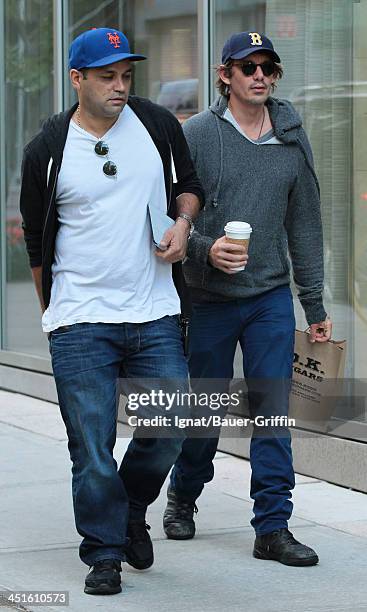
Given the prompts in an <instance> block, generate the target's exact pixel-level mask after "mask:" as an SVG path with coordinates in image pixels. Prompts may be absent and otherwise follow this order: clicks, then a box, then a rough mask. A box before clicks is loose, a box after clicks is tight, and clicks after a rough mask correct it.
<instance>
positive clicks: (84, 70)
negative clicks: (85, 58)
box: [79, 68, 89, 80]
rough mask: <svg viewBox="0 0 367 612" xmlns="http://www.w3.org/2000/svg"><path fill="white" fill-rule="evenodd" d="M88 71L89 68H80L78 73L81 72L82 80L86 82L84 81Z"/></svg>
mask: <svg viewBox="0 0 367 612" xmlns="http://www.w3.org/2000/svg"><path fill="white" fill-rule="evenodd" d="M88 70H89V68H81V69H80V70H79V72H81V73H82V75H83V79H84V80H86V79H87V75H88Z"/></svg>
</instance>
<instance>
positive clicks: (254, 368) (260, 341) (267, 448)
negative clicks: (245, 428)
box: [171, 286, 295, 534]
mask: <svg viewBox="0 0 367 612" xmlns="http://www.w3.org/2000/svg"><path fill="white" fill-rule="evenodd" d="M294 331H295V320H294V312H293V301H292V295H291V291H290V289H289V287H288V286H283V287H279V288H277V289H274V290H272V291H268V292H266V293H264V294H262V295H260V296H257V297H253V298H246V299H239V300H234V301H231V302H226V303H220V304H218V303H210V304H209V303H208V304H204V303H201V304H195V305H194V312H193V316H192V319H191V326H190V351H189V370H190V376H191V378H192V379H202V378H211V379H219V378H220V379H223V382H222V387H221V391H222V392H225V391H227V390H228V386H229V382H230V380H231V378H232V377H233V361H234V355H235V350H236V346H237V342H240V345H241V348H242V353H243V372H244V376H245V378H246V380H247V384H248V390H249V408H250V414H251V417H252V418H254V417H256V416H257V415H259V416H271V415H273V416H276V415H279V416H285V415H287V413H288V395H289V389H290V379H291V376H292V363H293V349H294ZM195 384H196V385H197V386H198V384H199V386H200V381H196V383H195ZM218 433H219V432H218ZM217 444H218V438H217V437H212V438H208V439H200V438H187V439H186V440H185V442H184V444H183V447H182V451H181V454H180V456H179V457H178V459H177V461H176V463H175V465H174V469H173V470H172V474H171V485H172V487H173V488H174V489H175V490H176V491H177V492H178V493H179V494H181V495H182V496H184V497H186V498H188V499H190V500H192V501H194V500H195V499H197V497H198V496H199V495H200V493H201V492H202V490H203V487H204V483H206V482H209V481H210V480H212V478H213V476H214V466H213V458H214V455H215V452H216V450H217ZM250 461H251V468H252V478H251V492H250V494H251V497H252V499H253V500H254V508H253V509H254V518H253V519H252V521H251V524H252V526H253V527H254V529H255V531H256V533H257V534H264V533H269V532H270V531H273V530H275V529H280V528H282V527H287V521H288V519H289V517H290V516H291V513H292V508H293V504H292V502H291V501H290V498H291V489H293V488H294V485H295V482H294V471H293V465H292V451H291V437H290V433H289V430H288V429H287V428H284V427H267V428H260V427H258V428H256V427H255V428H254V434H253V437H252V440H251V447H250Z"/></svg>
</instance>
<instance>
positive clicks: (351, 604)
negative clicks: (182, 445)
mask: <svg viewBox="0 0 367 612" xmlns="http://www.w3.org/2000/svg"><path fill="white" fill-rule="evenodd" d="M127 444H128V439H127V438H119V439H118V441H117V444H116V449H115V451H116V452H115V455H116V459H117V461H118V460H119V459H121V457H122V456H123V453H124V450H125V448H126V446H127ZM0 457H1V465H2V471H1V479H0V495H1V504H0V591H1V590H6V589H8V590H33V591H45V590H53V591H57V590H67V591H69V596H70V604H69V607H68V608H66V607H55V606H50V605H44V606H41V607H37V606H34V605H33V606H32V605H31V604H26V605H24V607H23V608H21V607H19V606H18V608H16V607H9V606H8V605H7V604H5V603H4V600H1V599H0V610H1V611H2V610H14V609H23V610H24V609H26V610H32V611H33V610H36V611H37V610H40V611H41V610H47V611H51V610H56V611H57V610H70V612H89V611H92V610H99V609H102V610H104V611H107V612H110V611H111V612H113V611H114V610H120V611H121V610H123V611H124V612H145V611H148V610H149V612H151V611H152V612H154V611H157V612H158V611H159V612H166V611H167V612H168V611H171V610H174V611H175V612H187V610H190V611H193V612H207V611H218V612H219V611H220V612H223V610H226V609H227V610H229V611H230V612H237V611H239V612H240V611H241V612H242V611H245V610H246V611H248V612H257V611H258V610H261V611H263V612H288V611H289V612H295V611H297V612H316V611H317V612H341V611H343V612H347V611H348V612H349V611H350V610H353V611H358V610H363V611H366V612H367V586H366V575H367V497H366V495H365V494H362V493H358V492H355V491H351V490H348V489H344V488H341V487H338V486H335V485H331V484H329V483H326V482H321V481H318V480H315V479H313V478H310V477H307V476H299V475H298V476H297V486H296V489H295V492H294V496H293V501H294V506H295V509H294V514H293V517H292V520H291V523H290V528H291V530H292V531H293V533H294V535H295V537H296V538H297V539H300V540H301V541H303V542H305V543H306V544H308V545H310V546H312V547H314V548H315V549H316V550H317V552H318V553H319V556H320V563H319V565H318V566H316V567H309V568H292V567H285V566H283V565H281V564H279V563H277V562H273V561H260V560H257V559H254V558H253V557H252V555H251V553H252V546H253V540H254V534H253V530H252V528H251V527H250V525H249V521H250V519H251V516H252V510H251V509H252V501H251V499H250V498H249V495H248V490H249V479H250V469H249V463H248V462H247V461H245V460H243V459H237V458H235V457H231V456H229V455H224V454H222V453H218V454H217V457H216V460H215V464H216V477H215V480H214V481H213V482H212V483H211V484H210V485H208V486H207V487H206V489H205V491H204V493H203V495H202V496H201V498H200V500H199V514H198V515H197V518H196V522H197V537H196V538H195V539H194V540H191V541H186V542H175V541H171V540H166V538H165V536H164V533H163V530H162V525H161V524H162V512H163V509H164V506H165V491H163V492H162V494H161V495H160V497H159V499H158V500H157V501H156V503H155V504H154V505H153V506H152V507H151V509H150V511H149V515H148V522H149V523H150V524H151V525H152V530H151V535H152V538H153V541H154V550H155V557H156V561H155V564H154V566H153V567H152V568H151V569H150V570H147V571H144V572H139V571H137V570H134V569H132V568H130V567H129V566H127V565H126V564H124V569H123V573H122V578H123V591H122V593H121V594H119V595H115V596H110V597H93V596H88V595H85V594H84V593H83V586H84V577H85V574H86V572H87V569H88V568H87V567H86V566H85V565H83V564H82V563H81V562H80V561H79V558H78V546H79V541H80V538H79V536H78V534H77V533H76V530H75V527H74V518H73V512H72V502H71V488H70V460H69V455H68V450H67V443H66V435H65V429H64V425H63V423H62V421H61V417H60V415H59V411H58V407H57V406H56V405H55V404H50V403H47V402H43V401H39V400H35V399H33V398H30V397H25V396H22V395H19V394H15V393H8V392H5V391H0Z"/></svg>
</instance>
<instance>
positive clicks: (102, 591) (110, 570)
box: [84, 559, 121, 595]
mask: <svg viewBox="0 0 367 612" xmlns="http://www.w3.org/2000/svg"><path fill="white" fill-rule="evenodd" d="M120 572H121V562H120V561H118V560H117V559H102V560H101V561H96V562H95V564H94V565H92V566H91V567H90V568H89V572H88V574H87V576H86V578H85V587H84V593H88V595H114V594H115V593H121V575H120Z"/></svg>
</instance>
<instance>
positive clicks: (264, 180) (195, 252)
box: [183, 96, 326, 324]
mask: <svg viewBox="0 0 367 612" xmlns="http://www.w3.org/2000/svg"><path fill="white" fill-rule="evenodd" d="M267 107H268V110H269V114H270V119H271V123H272V125H273V129H274V135H275V136H276V137H277V138H278V139H279V140H280V141H281V142H282V143H283V144H282V145H279V144H278V145H277V144H268V145H260V144H254V143H252V142H250V141H249V140H247V139H246V138H245V137H244V136H243V135H242V134H240V133H239V131H238V130H237V129H236V128H235V127H234V125H232V123H230V122H229V121H227V120H226V119H225V118H224V117H223V115H224V113H225V110H226V108H227V99H226V98H225V97H222V96H221V97H219V98H218V99H217V100H216V101H215V102H214V104H213V105H212V106H211V107H210V108H209V110H206V111H204V112H202V113H199V114H198V115H195V116H194V117H191V118H190V119H189V120H188V121H186V122H185V123H184V125H183V129H184V133H185V136H186V140H187V142H188V144H189V147H190V152H191V156H192V159H193V161H194V164H195V166H196V170H197V174H198V177H199V179H200V181H201V184H202V186H203V188H204V191H205V207H204V209H203V210H202V211H201V213H200V215H199V217H198V219H197V221H196V224H195V231H194V233H193V235H192V237H191V240H190V241H189V246H188V254H187V255H188V256H187V259H186V262H185V264H184V273H185V277H186V281H187V283H188V285H189V286H190V287H191V291H192V296H193V301H194V302H205V301H206V302H208V301H216V302H224V301H228V300H234V299H237V298H246V297H252V296H255V295H260V294H262V293H264V292H265V291H269V290H270V289H274V288H275V287H279V286H282V285H287V284H289V282H290V262H289V256H288V253H289V255H290V259H291V262H292V267H293V275H294V281H295V283H296V285H297V288H298V292H299V298H300V301H301V304H302V306H303V309H304V311H305V314H306V318H307V321H308V323H309V324H311V323H317V322H319V321H323V320H324V319H325V317H326V312H325V310H324V307H323V301H322V290H323V277H324V269H323V241H322V224H321V214H320V195H319V185H318V181H317V178H316V175H315V171H314V168H313V158H312V151H311V147H310V144H309V141H308V139H307V136H306V134H305V132H304V130H303V128H302V122H301V119H300V117H299V115H298V114H297V112H296V111H295V109H294V108H293V106H292V105H291V104H290V102H287V101H286V100H278V99H276V98H269V99H268V101H267ZM228 221H246V222H247V223H250V225H251V226H252V228H253V232H252V234H251V239H250V246H249V253H248V254H249V259H248V263H247V265H246V268H245V270H244V271H243V272H238V273H236V274H233V275H231V274H226V273H225V272H222V271H220V270H218V269H216V268H214V267H212V266H211V265H210V264H209V263H208V254H209V251H210V248H211V246H212V245H213V243H214V242H215V240H217V238H220V237H221V236H223V235H224V226H225V224H226V223H227V222H228Z"/></svg>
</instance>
